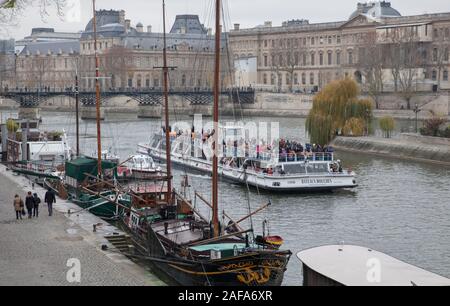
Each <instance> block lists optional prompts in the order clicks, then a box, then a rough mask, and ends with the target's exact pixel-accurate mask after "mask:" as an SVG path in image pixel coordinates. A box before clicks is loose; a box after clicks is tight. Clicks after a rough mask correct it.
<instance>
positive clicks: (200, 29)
mask: <svg viewBox="0 0 450 306" xmlns="http://www.w3.org/2000/svg"><path fill="white" fill-rule="evenodd" d="M207 32H208V31H207V30H206V29H205V27H204V26H203V25H202V24H201V23H200V19H199V18H198V15H177V17H176V19H175V22H174V24H173V26H172V29H171V30H170V33H172V34H176V33H187V34H206V33H207Z"/></svg>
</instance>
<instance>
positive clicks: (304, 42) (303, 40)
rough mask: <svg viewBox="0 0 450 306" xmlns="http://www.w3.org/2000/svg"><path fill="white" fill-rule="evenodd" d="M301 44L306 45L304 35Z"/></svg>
mask: <svg viewBox="0 0 450 306" xmlns="http://www.w3.org/2000/svg"><path fill="white" fill-rule="evenodd" d="M303 45H304V46H306V37H303Z"/></svg>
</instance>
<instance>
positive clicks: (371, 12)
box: [349, 1, 401, 19]
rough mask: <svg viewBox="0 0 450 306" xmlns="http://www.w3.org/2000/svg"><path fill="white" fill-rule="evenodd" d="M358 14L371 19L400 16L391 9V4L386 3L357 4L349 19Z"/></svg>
mask: <svg viewBox="0 0 450 306" xmlns="http://www.w3.org/2000/svg"><path fill="white" fill-rule="evenodd" d="M360 14H365V15H368V16H370V17H372V18H385V17H399V16H401V14H400V13H399V12H398V11H397V10H396V9H394V8H393V7H391V3H390V2H386V1H378V2H368V3H358V7H357V9H356V11H354V12H353V13H352V14H351V15H350V18H349V19H353V18H355V17H356V16H358V15H360Z"/></svg>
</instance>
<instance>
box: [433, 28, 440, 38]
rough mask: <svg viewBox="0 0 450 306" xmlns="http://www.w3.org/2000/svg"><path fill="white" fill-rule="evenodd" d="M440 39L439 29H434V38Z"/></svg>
mask: <svg viewBox="0 0 450 306" xmlns="http://www.w3.org/2000/svg"><path fill="white" fill-rule="evenodd" d="M438 37H439V32H438V29H434V38H438Z"/></svg>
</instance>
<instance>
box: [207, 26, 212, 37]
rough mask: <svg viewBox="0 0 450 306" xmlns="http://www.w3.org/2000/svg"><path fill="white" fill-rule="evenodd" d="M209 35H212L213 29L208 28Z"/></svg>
mask: <svg viewBox="0 0 450 306" xmlns="http://www.w3.org/2000/svg"><path fill="white" fill-rule="evenodd" d="M208 36H212V29H211V28H208Z"/></svg>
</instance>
